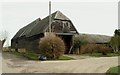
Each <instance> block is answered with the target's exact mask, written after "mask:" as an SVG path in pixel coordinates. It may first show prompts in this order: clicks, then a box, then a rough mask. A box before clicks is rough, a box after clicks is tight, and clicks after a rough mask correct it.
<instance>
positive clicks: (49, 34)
mask: <svg viewBox="0 0 120 75" xmlns="http://www.w3.org/2000/svg"><path fill="white" fill-rule="evenodd" d="M50 34H51V1H49V35H50Z"/></svg>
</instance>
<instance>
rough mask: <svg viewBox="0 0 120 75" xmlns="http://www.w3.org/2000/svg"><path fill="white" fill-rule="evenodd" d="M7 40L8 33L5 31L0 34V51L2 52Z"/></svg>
mask: <svg viewBox="0 0 120 75" xmlns="http://www.w3.org/2000/svg"><path fill="white" fill-rule="evenodd" d="M7 38H8V32H7V31H4V32H1V35H0V50H2V48H3V45H4V43H5V42H6V40H7Z"/></svg>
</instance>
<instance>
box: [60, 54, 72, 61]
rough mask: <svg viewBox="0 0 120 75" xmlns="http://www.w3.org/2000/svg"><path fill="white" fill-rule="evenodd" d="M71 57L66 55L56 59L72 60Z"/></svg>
mask: <svg viewBox="0 0 120 75" xmlns="http://www.w3.org/2000/svg"><path fill="white" fill-rule="evenodd" d="M72 59H73V58H71V57H68V56H64V55H63V56H60V58H59V59H58V60H72Z"/></svg>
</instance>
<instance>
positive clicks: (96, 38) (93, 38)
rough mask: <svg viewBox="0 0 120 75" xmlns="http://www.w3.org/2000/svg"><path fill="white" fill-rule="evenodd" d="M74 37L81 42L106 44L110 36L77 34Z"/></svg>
mask: <svg viewBox="0 0 120 75" xmlns="http://www.w3.org/2000/svg"><path fill="white" fill-rule="evenodd" d="M75 37H79V38H80V39H81V40H85V41H87V42H89V43H108V42H109V41H110V39H111V36H106V35H96V34H79V35H76V36H75Z"/></svg>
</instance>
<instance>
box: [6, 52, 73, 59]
mask: <svg viewBox="0 0 120 75" xmlns="http://www.w3.org/2000/svg"><path fill="white" fill-rule="evenodd" d="M7 53H11V54H14V55H17V56H21V57H23V58H27V59H29V60H39V59H38V55H37V54H35V53H34V52H31V53H30V52H27V53H19V52H7ZM72 59H73V58H71V57H68V56H64V55H63V56H60V58H59V59H57V60H72Z"/></svg>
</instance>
